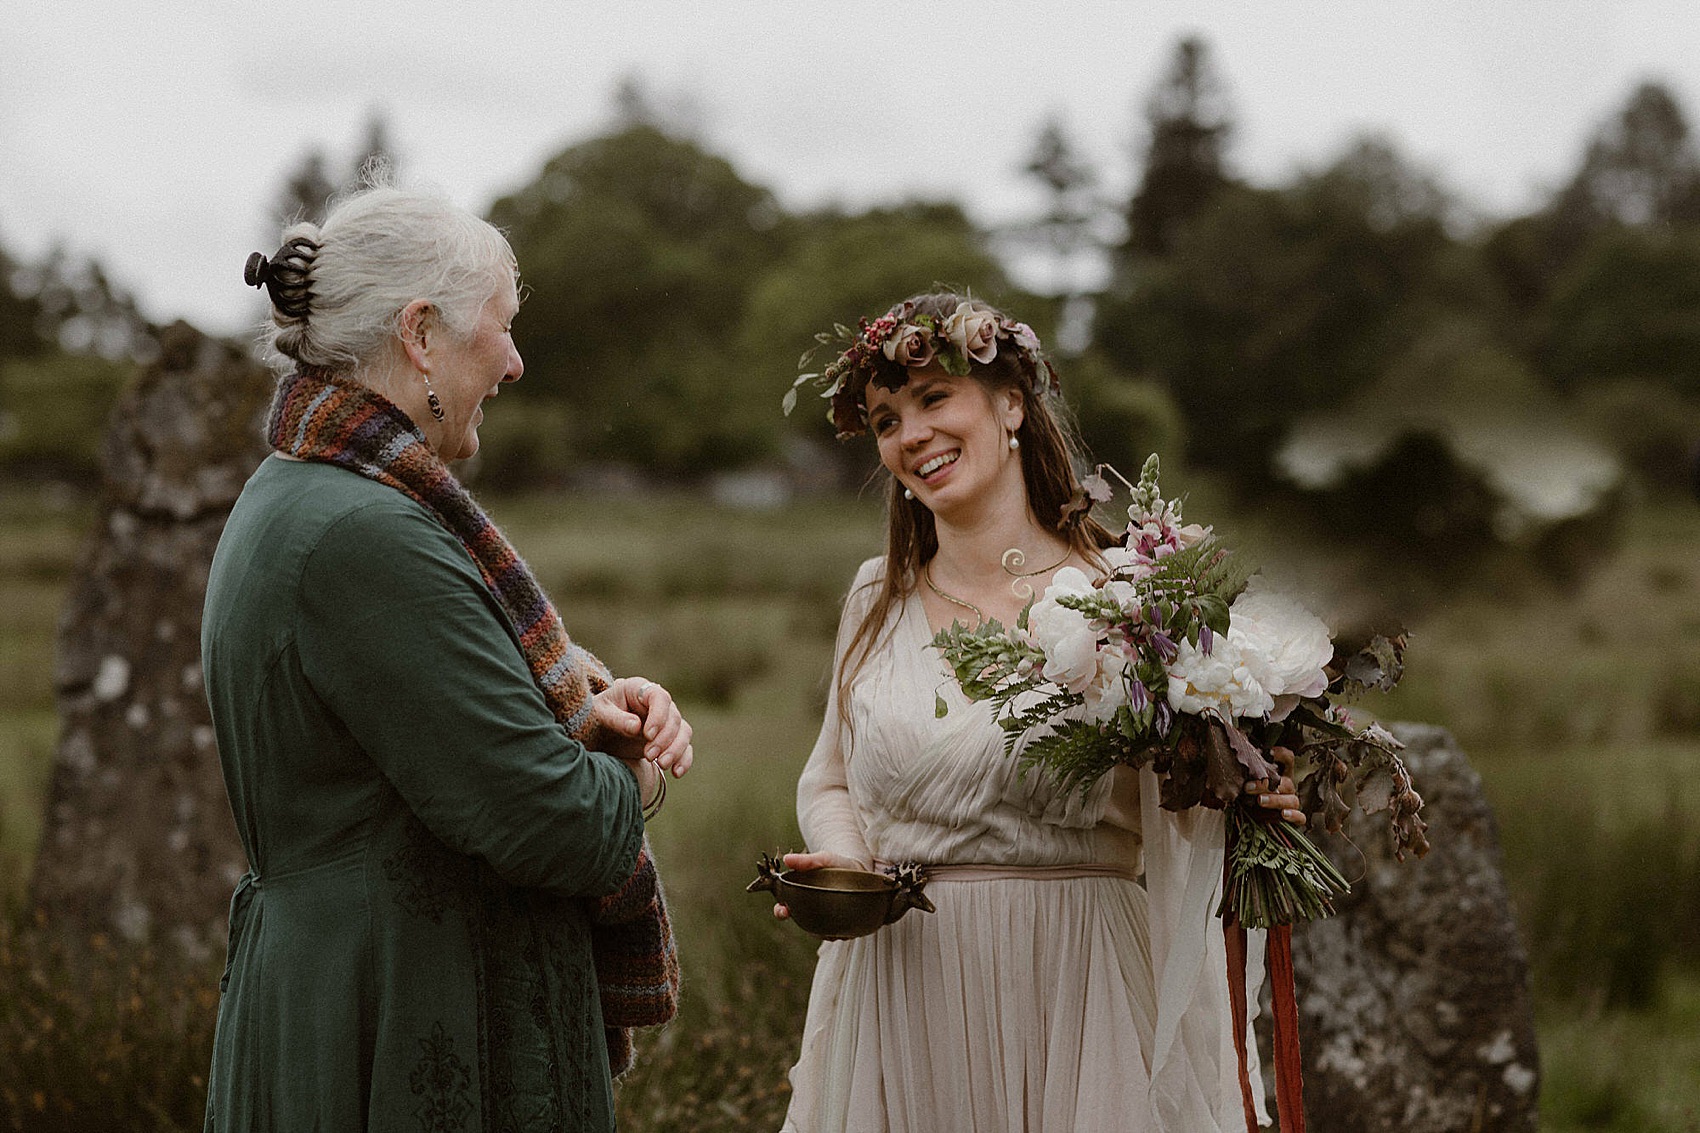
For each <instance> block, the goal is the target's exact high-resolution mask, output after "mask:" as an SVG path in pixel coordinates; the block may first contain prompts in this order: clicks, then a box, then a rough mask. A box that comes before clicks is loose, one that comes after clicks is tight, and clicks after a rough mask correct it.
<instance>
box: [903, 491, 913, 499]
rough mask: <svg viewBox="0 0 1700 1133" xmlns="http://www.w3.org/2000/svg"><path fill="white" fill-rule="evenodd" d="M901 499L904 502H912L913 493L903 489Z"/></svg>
mask: <svg viewBox="0 0 1700 1133" xmlns="http://www.w3.org/2000/svg"><path fill="white" fill-rule="evenodd" d="M903 498H904V499H906V500H912V499H914V498H915V493H914V492H911V491H910V490H909V489H908V488H905V489H903Z"/></svg>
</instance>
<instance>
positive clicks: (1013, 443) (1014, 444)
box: [1009, 433, 1021, 452]
mask: <svg viewBox="0 0 1700 1133" xmlns="http://www.w3.org/2000/svg"><path fill="white" fill-rule="evenodd" d="M1020 447H1021V438H1020V437H1018V436H1016V435H1015V434H1014V433H1011V434H1010V435H1009V451H1010V452H1014V451H1015V450H1016V449H1018V448H1020Z"/></svg>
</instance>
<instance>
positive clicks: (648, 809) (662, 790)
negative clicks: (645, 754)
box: [640, 763, 667, 822]
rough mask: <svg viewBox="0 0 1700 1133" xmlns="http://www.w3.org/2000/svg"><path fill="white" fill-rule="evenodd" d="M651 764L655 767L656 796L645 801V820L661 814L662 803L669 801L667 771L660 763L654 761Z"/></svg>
mask: <svg viewBox="0 0 1700 1133" xmlns="http://www.w3.org/2000/svg"><path fill="white" fill-rule="evenodd" d="M650 766H651V767H654V768H655V774H656V777H657V778H656V783H657V786H656V788H655V797H654V798H653V799H650V800H649V802H647V803H645V804H644V806H643V810H642V813H643V820H644V821H645V822H648V821H649V820H650V819H652V818H654V817H655V816H656V815H658V814H660V813H661V804H662V803H664V802H666V801H667V772H666V770H665V769H664V768H662V767H661V766H660V765H659V764H653V763H652V764H650ZM640 790H641V781H640Z"/></svg>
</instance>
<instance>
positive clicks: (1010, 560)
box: [1000, 547, 1074, 578]
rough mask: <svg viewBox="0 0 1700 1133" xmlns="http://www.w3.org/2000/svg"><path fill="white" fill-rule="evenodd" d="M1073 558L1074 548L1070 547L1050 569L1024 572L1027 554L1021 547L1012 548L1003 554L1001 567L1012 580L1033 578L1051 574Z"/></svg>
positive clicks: (1043, 568) (1042, 568)
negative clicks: (1038, 575) (1037, 575)
mask: <svg viewBox="0 0 1700 1133" xmlns="http://www.w3.org/2000/svg"><path fill="white" fill-rule="evenodd" d="M1073 557H1074V548H1072V547H1070V548H1069V549H1068V550H1066V551H1064V552H1063V557H1062V558H1060V559H1058V560H1057V561H1056V562H1054V563H1052V564H1051V565H1050V566H1048V567H1040V568H1039V569H1038V570H1022V569H1021V568H1022V567H1024V566H1026V565H1027V552H1025V551H1023V550H1022V549H1021V548H1020V547H1011V548H1010V549H1009V550H1007V551H1005V552H1004V553H1003V562H1002V563H1001V564H1000V565H1001V566H1002V567H1003V572H1004V573H1005V574H1007V575H1009V576H1010V577H1012V578H1032V577H1033V576H1034V575H1036V574H1049V573H1051V572H1052V571H1053V570H1056V569H1057V568H1058V567H1060V566H1062V565H1063V564H1064V563H1066V562H1068V560H1069V559H1071V558H1073Z"/></svg>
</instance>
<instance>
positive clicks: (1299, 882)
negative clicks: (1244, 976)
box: [1216, 805, 1352, 928]
mask: <svg viewBox="0 0 1700 1133" xmlns="http://www.w3.org/2000/svg"><path fill="white" fill-rule="evenodd" d="M1227 818H1228V876H1227V882H1226V885H1225V886H1224V888H1223V893H1222V904H1221V905H1220V907H1218V908H1217V910H1216V915H1217V916H1219V917H1225V916H1227V914H1228V913H1230V912H1231V913H1233V915H1234V916H1235V917H1236V918H1238V920H1239V923H1240V924H1242V925H1245V926H1246V927H1247V928H1272V927H1274V926H1276V925H1290V924H1295V923H1297V922H1299V921H1314V920H1320V919H1322V918H1323V917H1326V916H1329V915H1331V914H1332V913H1333V912H1334V900H1335V898H1337V897H1343V896H1345V895H1346V894H1347V893H1349V892H1351V888H1352V887H1351V885H1350V883H1348V882H1347V881H1346V879H1345V877H1343V876H1342V875H1341V873H1340V871H1339V870H1338V869H1335V868H1334V863H1333V862H1331V861H1329V860H1328V857H1327V855H1325V854H1324V853H1323V852H1322V851H1321V850H1319V849H1317V848H1316V846H1315V844H1314V843H1312V842H1311V840H1310V839H1309V838H1306V837H1305V836H1304V834H1302V833H1301V832H1300V831H1299V830H1298V829H1297V828H1296V827H1293V826H1289V825H1288V824H1286V823H1284V822H1271V821H1268V820H1265V819H1262V818H1259V817H1257V816H1255V815H1252V814H1248V813H1246V810H1245V808H1244V807H1243V806H1242V805H1234V806H1230V807H1229V808H1228V815H1227Z"/></svg>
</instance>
